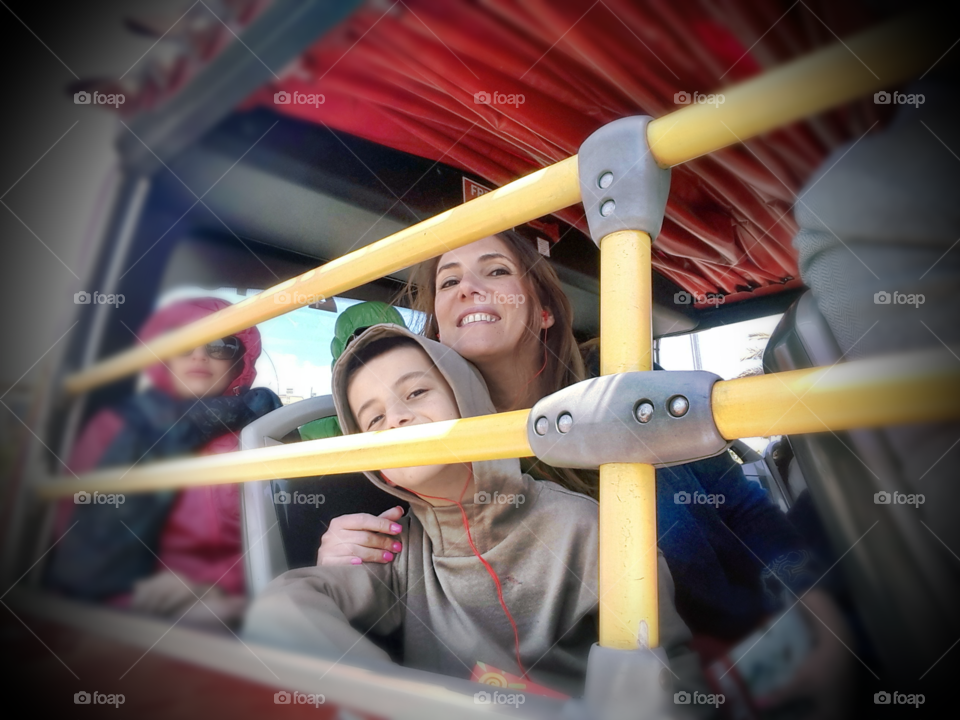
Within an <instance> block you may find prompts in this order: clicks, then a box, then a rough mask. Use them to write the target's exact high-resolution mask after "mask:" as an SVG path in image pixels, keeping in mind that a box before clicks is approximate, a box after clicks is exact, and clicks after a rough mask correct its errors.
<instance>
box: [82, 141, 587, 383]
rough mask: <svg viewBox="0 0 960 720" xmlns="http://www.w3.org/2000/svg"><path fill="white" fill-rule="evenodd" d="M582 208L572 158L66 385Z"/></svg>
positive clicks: (126, 369) (122, 370) (112, 375)
mask: <svg viewBox="0 0 960 720" xmlns="http://www.w3.org/2000/svg"><path fill="white" fill-rule="evenodd" d="M579 201H580V186H579V180H578V175H577V157H576V155H574V156H573V157H570V158H567V159H566V160H562V161H560V162H558V163H556V164H555V165H551V166H549V167H546V168H544V169H542V170H538V171H537V172H534V173H531V174H530V175H527V176H526V177H523V178H520V179H519V180H516V181H514V182H512V183H510V184H508V185H504V186H503V187H502V188H499V189H498V190H494V191H493V192H490V193H487V194H486V195H481V196H480V197H478V198H475V199H473V200H471V201H470V202H467V203H464V204H463V205H460V206H459V207H456V208H454V209H452V210H448V211H446V212H444V213H441V214H439V215H436V216H435V217H432V218H429V219H428V220H424V221H423V222H420V223H417V224H416V225H413V226H412V227H409V228H407V229H405V230H401V231H400V232H398V233H395V234H393V235H391V236H390V237H386V238H384V239H383V240H379V241H377V242H375V243H372V244H370V245H368V246H367V247H364V248H361V249H360V250H356V251H354V252H352V253H350V254H349V255H344V256H343V257H341V258H338V259H336V260H333V261H331V262H329V263H327V264H326V265H321V266H320V267H318V268H315V269H313V270H309V271H307V272H306V273H304V274H303V275H299V276H297V277H295V278H292V279H290V280H287V281H286V282H283V283H280V284H279V285H276V286H274V287H272V288H269V289H267V290H264V291H263V292H261V293H258V294H257V295H254V296H252V297H250V298H248V299H247V300H244V301H243V302H241V303H238V304H236V305H234V306H232V307H229V308H225V309H223V310H221V311H219V312H217V313H214V314H213V315H209V316H207V317H205V318H203V319H201V320H198V321H196V322H194V323H192V324H190V325H187V326H186V327H183V328H180V329H178V330H175V331H173V332H171V333H168V334H166V335H162V336H161V337H158V338H157V339H155V340H152V341H151V342H149V343H148V344H146V345H141V346H138V347H135V348H132V349H130V350H126V351H124V352H122V353H120V354H118V355H115V356H113V357H111V358H109V359H107V360H104V361H102V362H99V363H97V364H96V365H93V366H91V367H89V368H87V369H85V370H81V371H80V372H78V373H75V374H74V375H71V376H69V377H68V378H66V380H65V383H64V384H65V387H66V389H67V391H68V392H71V393H79V392H85V391H87V390H90V389H92V388H95V387H98V386H100V385H104V384H106V383H108V382H111V381H113V380H117V379H119V378H122V377H125V376H127V375H130V374H131V373H134V372H137V371H138V370H141V369H142V368H144V367H147V366H148V365H152V364H154V363H155V362H157V361H158V359H160V360H166V359H167V358H170V357H173V356H175V355H177V354H178V353H181V352H185V351H187V350H190V349H192V348H195V347H199V346H200V345H203V344H205V343H208V342H210V341H211V340H215V339H217V338H219V337H223V336H225V335H231V334H233V333H236V332H239V331H240V330H243V329H245V328H248V327H252V326H254V325H256V324H257V323H261V322H263V321H264V320H269V319H270V318H274V317H277V316H279V315H283V314H284V313H287V312H290V311H291V310H295V309H297V308H298V307H303V306H305V305H309V304H311V303H314V302H318V300H319V298H328V297H332V296H334V295H336V294H338V293H342V292H345V291H347V290H351V289H352V288H355V287H358V286H360V285H363V284H364V283H368V282H371V281H372V280H376V279H377V278H381V277H383V276H384V275H389V274H390V273H392V272H396V271H397V270H402V269H403V268H406V267H410V266H411V265H415V264H416V263H419V262H422V261H424V260H428V259H430V258H432V257H436V256H437V255H441V254H443V253H445V252H446V251H447V250H451V249H454V248H458V247H461V246H463V245H467V244H468V243H471V242H474V241H475V240H480V239H481V238H485V237H487V236H488V235H493V234H495V233H498V232H502V231H504V230H507V229H509V228H512V227H515V226H516V225H520V224H522V223H525V222H527V221H528V220H531V219H533V218H537V217H541V216H543V215H549V214H550V213H552V212H556V211H557V210H561V209H563V208H565V207H568V206H570V205H573V204H574V203H577V202H579Z"/></svg>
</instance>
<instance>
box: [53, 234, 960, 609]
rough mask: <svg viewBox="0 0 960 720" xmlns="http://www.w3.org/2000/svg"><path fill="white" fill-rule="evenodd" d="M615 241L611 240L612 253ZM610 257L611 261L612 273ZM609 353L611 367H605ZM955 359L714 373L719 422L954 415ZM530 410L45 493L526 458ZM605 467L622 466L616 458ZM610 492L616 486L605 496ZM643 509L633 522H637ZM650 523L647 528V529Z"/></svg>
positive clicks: (777, 423)
mask: <svg viewBox="0 0 960 720" xmlns="http://www.w3.org/2000/svg"><path fill="white" fill-rule="evenodd" d="M610 237H613V235H611V236H610ZM611 247H613V246H612V245H607V248H608V250H609V248H611ZM634 262H637V260H636V259H631V258H629V257H628V256H627V255H620V256H619V258H615V254H614V252H612V251H609V252H606V253H605V254H602V255H601V272H602V273H605V276H607V277H609V276H610V273H611V272H614V271H616V270H618V269H619V268H618V267H617V266H620V268H622V269H623V272H626V268H627V264H628V263H630V264H633V263H634ZM604 263H607V264H608V265H612V266H613V267H607V268H606V269H605V270H604V269H603V268H604ZM634 277H636V276H634ZM628 289H629V287H628ZM629 290H630V292H632V293H633V294H635V295H639V294H641V293H644V292H648V290H646V289H641V287H639V286H638V284H637V283H634V287H633V288H632V289H629ZM639 303H640V299H639V297H636V298H635V299H634V300H632V301H629V300H628V302H627V303H626V304H622V305H619V306H618V304H617V302H616V301H608V300H607V299H606V296H604V297H602V298H601V313H607V316H606V317H607V320H606V321H605V322H606V323H607V324H608V326H609V323H611V322H613V323H618V324H619V325H622V324H623V320H624V318H625V317H630V316H633V317H634V319H635V320H637V323H641V322H643V319H642V318H640V319H637V318H636V316H637V315H638V314H639V313H638V310H637V308H639ZM618 307H619V310H618ZM601 321H602V322H603V320H602V319H601ZM614 327H617V325H615V326H614ZM646 336H647V330H645V329H644V330H642V331H641V332H639V333H638V332H631V333H630V334H629V335H628V334H627V333H611V334H610V335H608V336H607V339H605V340H604V341H603V344H602V345H601V365H602V370H603V372H604V373H608V372H610V368H621V369H623V370H628V369H634V370H637V369H642V368H643V367H646V366H647V363H648V362H649V361H648V360H645V359H644V358H647V357H649V356H648V355H647V354H646V353H645V352H644V351H642V350H640V349H639V343H638V342H632V341H631V340H630V338H634V339H637V338H640V337H646ZM611 353H616V354H622V355H626V356H627V358H629V357H631V354H632V357H633V358H634V362H633V363H632V365H631V363H629V361H628V362H624V363H620V362H616V361H615V360H613V359H611ZM604 354H605V356H606V362H607V363H608V364H606V365H604V364H603V363H604ZM957 356H960V347H958V348H953V350H952V351H951V350H947V349H941V350H926V351H922V352H914V353H904V354H900V355H893V356H886V357H880V358H871V359H867V360H857V361H853V362H848V363H841V364H839V365H835V366H833V367H828V368H811V369H809V370H795V371H793V372H784V373H777V374H775V375H763V376H760V377H749V378H742V379H739V380H728V381H723V382H718V383H717V384H716V385H714V389H713V416H714V420H715V421H716V423H717V427H718V428H719V429H720V432H721V434H722V435H723V436H724V437H725V438H727V439H728V440H734V439H736V438H739V437H754V436H758V435H760V436H762V435H782V434H797V433H806V432H823V431H826V430H827V429H830V430H835V431H836V430H845V429H849V428H855V427H863V428H866V427H880V426H883V425H900V424H905V423H912V422H935V421H939V420H952V419H958V418H960V403H957V402H956V398H957V397H958V395H960V362H958V361H957ZM641 361H642V362H641ZM617 371H618V372H619V371H620V370H617ZM528 415H529V410H517V411H514V412H510V413H500V414H497V415H489V416H484V417H476V418H467V419H464V420H453V421H449V422H444V423H433V424H431V425H417V426H415V427H412V428H401V429H398V430H388V431H384V432H380V433H365V434H362V435H350V436H349V437H345V438H329V439H325V440H312V441H309V442H302V443H293V444H290V445H283V446H278V447H270V448H263V449H258V450H244V451H242V452H235V453H225V454H222V455H211V456H207V457H200V458H184V459H180V460H168V461H162V462H157V463H153V464H150V465H148V464H144V465H138V466H135V467H133V468H132V469H131V468H116V469H106V470H101V471H97V472H94V473H90V474H86V475H83V476H81V477H80V481H79V482H78V481H77V480H76V479H74V478H69V479H67V480H57V481H48V482H46V483H44V484H43V485H42V486H41V488H40V492H41V494H42V495H43V496H44V497H47V498H53V497H60V496H66V495H72V494H73V493H75V492H76V491H77V490H81V489H83V490H87V491H88V492H93V491H94V490H99V491H100V492H123V493H134V492H138V491H146V490H165V489H173V488H184V487H194V486H199V485H211V484H218V483H233V482H248V481H251V480H269V479H271V478H277V477H282V478H292V477H308V476H313V475H324V474H330V473H338V472H358V471H361V470H376V469H380V468H385V467H403V466H410V465H433V464H440V463H455V462H468V461H475V460H490V459H496V458H510V457H528V456H530V455H532V450H531V449H530V446H529V444H528V443H527V433H526V426H525V423H526V420H527V416H528ZM604 467H605V468H613V467H615V466H614V465H613V464H608V465H605V466H604ZM616 467H619V468H633V467H635V466H634V465H618V466H616ZM601 477H606V478H607V479H608V480H610V479H611V478H613V477H614V476H613V475H611V474H610V473H609V471H603V470H602V471H601ZM601 482H603V480H601ZM608 487H611V488H613V490H612V495H613V496H614V497H628V496H630V495H631V493H632V492H633V490H631V488H633V489H637V488H640V490H638V492H640V493H641V494H640V495H639V496H638V497H637V498H636V499H635V500H632V501H631V502H635V503H636V504H638V505H639V504H641V503H643V502H644V498H645V497H647V495H646V494H643V488H644V487H646V488H647V489H648V490H650V489H652V485H651V484H650V483H649V482H648V483H647V484H646V485H645V486H644V485H642V483H639V482H635V481H633V480H625V481H623V482H622V483H621V482H620V481H617V482H615V483H613V484H611V485H608ZM603 492H604V491H603V490H602V489H601V493H603ZM610 496H611V493H610V492H608V493H607V497H610ZM609 509H610V504H609V503H606V504H604V503H601V513H605V512H607V511H608V510H609ZM637 517H639V516H633V517H630V518H627V520H629V522H630V523H634V522H635V521H636V518H637ZM607 527H617V526H616V525H613V526H609V525H608V526H607ZM629 527H631V528H632V527H634V526H633V525H632V524H631V525H629ZM651 529H652V528H651V527H647V528H646V530H645V532H650V531H651ZM614 540H616V538H614ZM602 542H605V541H602ZM604 602H606V601H604ZM601 618H602V616H601Z"/></svg>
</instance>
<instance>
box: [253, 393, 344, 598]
mask: <svg viewBox="0 0 960 720" xmlns="http://www.w3.org/2000/svg"><path fill="white" fill-rule="evenodd" d="M335 414H336V410H335V408H334V406H333V396H332V395H322V396H320V397H312V398H309V399H306V400H301V401H300V402H297V403H293V404H291V405H285V406H283V407H281V408H278V409H276V410H274V411H273V412H271V413H267V414H266V415H264V416H263V417H261V418H258V419H257V420H254V421H253V422H252V423H250V424H249V425H247V426H246V427H245V428H244V429H243V431H242V432H241V433H240V448H241V449H242V450H250V449H252V448H261V447H269V446H271V445H280V444H281V441H280V439H281V438H283V437H284V436H285V435H287V434H288V433H290V432H292V431H294V430H296V429H297V428H299V427H300V426H301V425H304V424H306V423H308V422H310V421H311V420H316V419H317V418H322V417H327V416H330V415H335ZM240 497H241V508H242V510H241V513H242V517H243V521H242V525H243V550H244V568H245V570H246V582H247V593H248V595H250V596H251V597H252V596H254V595H256V594H257V593H259V592H260V591H261V590H263V588H264V587H266V585H267V583H269V582H270V581H271V580H273V578H275V577H277V576H278V575H279V574H280V573H283V572H285V571H287V570H289V569H290V567H289V563H288V562H287V557H286V553H285V551H284V544H283V537H282V534H281V528H280V524H279V518H278V516H277V506H276V504H275V503H274V489H273V483H272V482H271V481H270V480H262V481H259V482H248V483H243V490H242V492H241V493H240Z"/></svg>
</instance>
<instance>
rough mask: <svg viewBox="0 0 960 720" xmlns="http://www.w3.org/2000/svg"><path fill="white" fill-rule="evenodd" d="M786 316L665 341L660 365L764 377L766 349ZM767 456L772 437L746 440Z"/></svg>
mask: <svg viewBox="0 0 960 720" xmlns="http://www.w3.org/2000/svg"><path fill="white" fill-rule="evenodd" d="M781 317H782V313H778V314H776V315H769V316H767V317H762V318H756V319H754V320H745V321H743V322H738V323H731V324H730V325H721V326H719V327H713V328H710V329H708V330H703V331H701V332H698V333H690V334H689V335H677V336H673V337H665V338H661V340H660V342H659V359H658V362H659V363H660V365H662V366H663V367H664V368H665V369H667V370H707V371H708V372H712V373H716V374H717V375H719V376H720V377H722V378H723V379H724V380H732V379H734V378H738V377H747V376H749V375H762V374H763V350H764V348H766V346H767V340H769V339H770V334H771V333H772V332H773V330H774V328H776V327H777V323H778V322H780V318H781ZM743 441H744V442H745V443H746V444H747V445H749V446H750V447H752V448H753V449H754V450H756V451H757V452H759V453H760V454H763V452H764V450H766V447H767V445H768V444H769V443H770V441H771V438H770V437H761V438H743Z"/></svg>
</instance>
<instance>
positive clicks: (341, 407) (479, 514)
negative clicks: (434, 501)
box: [331, 324, 538, 555]
mask: <svg viewBox="0 0 960 720" xmlns="http://www.w3.org/2000/svg"><path fill="white" fill-rule="evenodd" d="M394 336H403V337H408V338H410V339H412V340H413V341H414V342H416V343H417V345H419V346H420V347H421V348H422V349H423V351H424V352H425V353H426V354H427V355H428V356H429V357H430V359H431V360H432V361H433V364H434V365H435V366H436V367H437V369H438V370H439V371H440V374H441V375H442V376H443V378H444V379H445V380H446V381H447V384H448V385H449V386H450V388H451V389H452V390H453V394H454V399H455V400H456V403H457V407H458V408H459V409H460V417H462V418H469V417H477V416H480V415H492V414H494V413H496V409H495V408H494V406H493V402H491V400H490V393H489V391H488V390H487V385H486V383H485V382H484V381H483V377H482V376H481V375H480V371H479V370H477V369H476V368H475V367H474V366H473V365H472V364H471V363H470V362H468V361H467V360H464V359H463V358H462V357H461V356H460V355H459V354H457V353H456V352H455V351H454V350H451V349H450V348H448V347H446V346H445V345H441V344H440V343H438V342H436V341H434V340H428V339H427V338H425V337H423V336H422V335H417V334H415V333H413V332H411V331H409V330H407V329H406V328H404V327H400V326H398V325H393V324H380V325H374V326H373V327H371V328H369V329H368V330H366V331H365V332H364V333H363V334H362V335H360V336H359V337H358V338H357V339H356V340H354V341H353V342H352V343H350V345H349V346H348V347H347V349H346V350H345V351H344V352H343V354H342V355H341V356H340V358H339V359H338V360H337V362H336V363H335V364H334V367H333V379H332V383H331V385H332V390H331V392H332V393H333V401H334V404H335V406H336V408H337V418H338V419H339V422H340V427H341V428H343V432H344V434H345V435H352V434H354V433H359V432H360V428H359V426H358V425H357V423H356V420H355V419H354V417H353V413H352V412H350V406H349V404H348V403H347V383H346V380H347V378H346V368H347V363H348V362H349V361H350V358H351V357H353V356H354V355H355V354H356V353H357V352H358V351H359V350H360V349H362V348H364V347H366V346H367V345H369V344H370V343H371V342H373V341H375V340H379V339H382V338H386V337H394ZM472 465H473V479H474V483H475V484H476V488H477V494H476V495H475V496H474V497H464V498H463V500H462V505H463V506H464V508H465V509H467V512H468V515H469V516H470V527H471V530H472V531H473V532H474V539H475V540H476V541H477V545H478V547H480V548H481V552H484V551H485V549H484V548H489V547H492V546H493V545H495V544H497V543H498V542H499V540H500V539H502V538H503V537H504V536H505V535H506V533H508V532H509V531H510V529H511V528H512V527H515V524H516V523H517V522H518V521H519V519H520V518H521V517H522V516H523V513H524V509H525V508H524V504H525V503H529V502H531V501H532V500H533V499H534V497H535V495H536V494H537V492H538V490H537V488H536V487H535V486H536V485H537V483H536V482H535V481H533V480H531V479H530V478H527V477H526V476H523V475H522V474H521V472H520V461H519V460H518V459H517V458H508V459H505V460H484V461H480V462H474V463H472ZM364 475H366V476H367V477H368V478H369V479H370V482H372V483H373V484H374V485H376V486H377V487H378V488H380V489H381V490H384V491H385V492H388V493H390V494H391V495H393V496H395V497H398V498H400V499H401V500H405V501H406V502H408V503H410V507H411V509H412V510H413V512H414V514H415V515H416V516H417V518H418V519H419V520H420V521H421V523H423V525H424V528H425V530H426V532H427V534H428V535H430V536H431V539H432V540H433V542H434V546H435V552H436V553H437V554H438V555H441V554H447V555H451V554H452V555H472V552H471V550H470V549H469V546H468V544H467V541H466V539H465V538H464V537H463V535H464V534H463V523H462V520H461V515H460V511H459V509H458V508H457V506H456V505H449V506H442V507H434V506H433V505H431V504H430V503H428V502H427V501H426V500H423V499H422V498H420V497H419V496H417V495H415V494H414V493H412V492H410V491H409V490H405V489H403V488H401V487H397V486H393V485H388V484H387V483H386V482H384V481H383V480H382V479H381V478H380V476H379V475H378V474H376V473H372V472H366V473H364ZM457 494H459V489H457V490H456V491H453V490H452V491H451V493H450V497H455V496H456V495H457ZM510 495H513V496H515V497H516V496H523V500H522V501H521V502H520V503H519V504H517V503H514V504H507V503H505V502H504V501H502V500H501V501H499V502H498V501H497V498H498V497H503V496H507V497H509V496H510ZM447 531H450V532H449V535H448V532H447ZM445 536H446V537H447V540H445ZM450 537H455V538H456V539H455V540H454V541H452V542H451V541H449V538H450Z"/></svg>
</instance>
